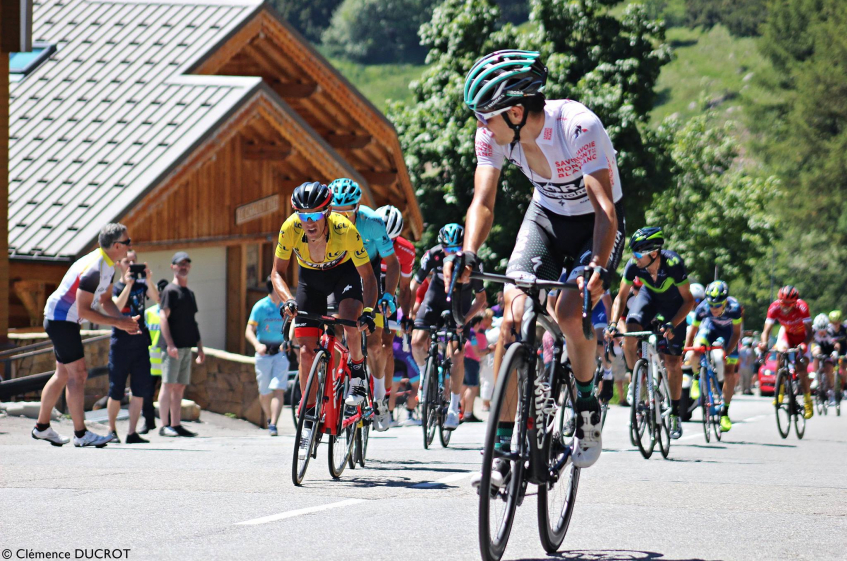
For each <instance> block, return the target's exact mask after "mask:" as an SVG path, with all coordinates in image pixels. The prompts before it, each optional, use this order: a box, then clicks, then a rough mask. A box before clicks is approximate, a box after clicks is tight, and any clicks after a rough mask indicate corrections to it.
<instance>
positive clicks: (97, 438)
mask: <svg viewBox="0 0 847 561" xmlns="http://www.w3.org/2000/svg"><path fill="white" fill-rule="evenodd" d="M97 241H98V243H99V244H100V247H99V248H97V249H95V250H94V251H92V252H91V253H89V254H88V255H86V256H85V257H83V258H81V259H79V260H78V261H76V262H75V263H74V264H73V265H71V268H70V269H68V272H67V273H65V276H64V277H62V282H61V283H60V284H59V287H58V288H57V289H56V291H55V292H54V293H53V294H51V295H50V297H49V298H48V299H47V304H46V305H45V307H44V330H45V331H46V332H47V335H48V336H49V337H50V341H51V342H52V343H53V353H54V354H55V355H56V372H54V373H53V376H51V377H50V380H48V381H47V384H45V386H44V389H43V390H42V391H41V407H40V409H39V411H38V420H37V422H36V424H35V428H33V429H32V437H33V438H35V439H36V440H46V441H48V442H49V443H50V444H52V445H53V446H63V445H65V444H67V443H68V442H69V441H70V440H69V439H68V438H67V437H64V436H61V435H59V434H58V433H57V432H56V431H55V430H53V428H52V427H51V426H50V414H51V413H52V412H53V407H54V406H55V405H56V401H58V400H59V396H61V395H62V390H64V389H65V386H67V394H66V395H67V402H68V410H69V411H70V413H71V419H73V424H74V446H95V447H97V448H102V447H103V446H105V445H106V444H108V442H109V440H110V437H108V436H101V435H99V434H95V433H93V432H91V431H89V430H87V429H86V428H85V380H86V379H87V378H88V370H87V368H86V367H85V350H84V349H83V346H82V336H81V335H80V328H79V325H80V323H82V322H83V321H89V322H91V323H96V324H99V325H109V326H112V327H117V328H118V329H123V330H124V331H126V332H127V333H130V334H133V333H138V330H139V327H138V320H139V319H141V318H139V317H137V316H136V317H126V316H124V315H123V314H122V313H121V311H120V310H119V309H118V308H117V306H115V303H114V302H112V299H111V298H110V297H109V296H110V295H111V293H112V290H111V289H112V277H113V276H114V275H115V261H119V260H121V259H123V258H124V257H126V254H127V251H128V250H129V247H130V246H131V245H132V240H130V238H129V235H128V234H127V230H126V226H124V225H123V224H106V225H105V226H103V228H102V229H101V230H100V234H99V235H98V236H97ZM95 302H97V303H99V305H100V309H101V310H103V312H102V313H101V312H99V311H97V310H95V309H94V304H95Z"/></svg>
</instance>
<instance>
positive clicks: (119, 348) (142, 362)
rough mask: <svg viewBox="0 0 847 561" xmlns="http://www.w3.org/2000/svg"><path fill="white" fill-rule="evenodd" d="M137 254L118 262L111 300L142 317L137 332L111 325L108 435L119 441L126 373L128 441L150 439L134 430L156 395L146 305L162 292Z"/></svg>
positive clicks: (129, 313)
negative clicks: (152, 282) (151, 369)
mask: <svg viewBox="0 0 847 561" xmlns="http://www.w3.org/2000/svg"><path fill="white" fill-rule="evenodd" d="M137 261H138V256H137V255H136V253H135V251H133V250H129V251H127V254H126V257H124V258H123V259H121V260H120V261H117V262H115V269H116V270H117V272H118V275H119V277H120V280H119V281H118V282H116V283H115V284H114V285H113V286H112V300H113V301H114V302H115V305H116V306H117V307H118V309H119V310H120V311H121V313H123V315H125V316H127V317H138V318H140V320H139V322H138V325H139V327H140V330H139V331H138V332H137V333H133V334H130V333H127V332H126V331H124V330H122V329H118V328H116V327H115V328H112V338H111V340H110V345H109V400H108V405H107V410H108V416H109V431H110V432H109V436H111V437H112V442H118V443H120V441H121V440H120V438H119V437H118V433H117V429H116V427H115V422H116V421H117V419H118V413H119V412H120V410H121V400H122V399H123V397H124V391H125V390H126V380H127V376H129V379H130V389H131V390H132V400H131V401H130V403H129V429H128V430H127V435H126V443H127V444H145V443H147V442H148V441H147V440H145V439H143V438H141V437H140V436H139V435H138V433H137V432H135V429H136V426H137V424H138V417H139V416H140V415H141V408H142V406H143V404H144V402H145V401H147V402H150V401H152V399H153V380H152V378H151V377H150V354H149V350H148V347H149V345H150V333H149V331H148V328H147V323H146V321H145V320H146V314H145V309H146V307H147V299H148V298H149V299H150V300H152V301H153V302H158V301H159V293H158V292H157V291H156V288H155V287H154V286H152V284H149V285H148V283H147V279H149V278H151V272H150V268H149V267H148V266H147V263H144V265H139V266H135V265H136V262H137Z"/></svg>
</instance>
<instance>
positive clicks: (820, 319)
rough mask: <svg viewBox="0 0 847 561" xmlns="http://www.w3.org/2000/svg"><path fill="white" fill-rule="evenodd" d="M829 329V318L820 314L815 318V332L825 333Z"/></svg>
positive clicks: (813, 325)
mask: <svg viewBox="0 0 847 561" xmlns="http://www.w3.org/2000/svg"><path fill="white" fill-rule="evenodd" d="M827 327H829V316H827V315H826V314H818V315H817V316H815V321H814V323H812V329H814V330H815V331H825V330H826V328H827Z"/></svg>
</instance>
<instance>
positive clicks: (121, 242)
mask: <svg viewBox="0 0 847 561" xmlns="http://www.w3.org/2000/svg"><path fill="white" fill-rule="evenodd" d="M115 243H120V244H124V245H125V246H127V247H129V246H131V245H132V240H131V239H130V238H127V239H126V240H115Z"/></svg>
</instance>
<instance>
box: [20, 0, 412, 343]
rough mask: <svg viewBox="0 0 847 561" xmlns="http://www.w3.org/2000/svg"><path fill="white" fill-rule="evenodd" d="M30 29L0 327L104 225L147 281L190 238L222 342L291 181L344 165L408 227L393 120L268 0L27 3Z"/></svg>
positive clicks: (252, 287) (261, 270)
mask: <svg viewBox="0 0 847 561" xmlns="http://www.w3.org/2000/svg"><path fill="white" fill-rule="evenodd" d="M33 39H34V41H35V43H34V45H35V47H36V50H37V49H38V48H41V49H42V51H41V52H42V53H46V54H44V55H43V61H41V62H39V64H38V65H36V66H35V67H34V68H30V69H28V71H27V72H26V73H24V72H23V71H22V72H21V73H20V74H19V75H17V76H14V75H13V82H12V86H11V132H10V141H11V148H10V158H11V161H10V174H9V180H10V192H9V212H10V220H9V256H10V284H11V295H10V299H9V301H10V308H9V309H10V322H11V325H12V326H17V327H22V326H28V325H40V322H41V315H40V314H41V311H42V309H43V305H44V299H45V297H46V296H47V295H49V293H50V291H51V290H52V289H53V287H55V285H56V284H57V283H58V281H59V280H60V279H61V276H62V275H63V274H64V272H65V270H66V269H67V266H68V264H69V263H70V262H71V261H72V260H73V259H75V258H77V257H78V256H79V255H81V254H84V253H85V252H86V251H88V250H90V248H91V247H93V246H94V245H95V244H96V237H97V232H98V231H99V229H100V227H101V226H102V225H103V224H104V223H107V222H112V221H119V222H123V223H124V224H126V225H127V226H128V227H129V230H130V236H131V237H132V239H133V245H134V247H135V249H136V250H137V251H138V252H139V256H140V258H141V260H142V261H146V262H148V263H149V264H150V265H151V268H152V269H153V272H154V276H155V279H154V280H156V279H159V278H170V277H171V271H170V268H169V264H170V257H171V255H172V254H173V252H174V251H177V250H185V251H188V252H189V254H190V255H191V258H192V261H193V268H192V273H191V276H190V277H189V286H191V287H192V288H193V289H194V290H195V292H196V293H197V297H198V306H199V308H200V314H199V320H200V323H201V332H202V334H203V339H204V343H205V344H206V345H207V346H210V347H217V348H226V349H227V350H230V351H235V352H239V351H240V352H243V350H244V347H245V341H244V337H243V332H244V326H245V324H246V320H247V314H248V313H249V307H250V306H252V304H253V302H255V301H256V300H257V299H258V298H259V297H261V296H262V295H263V293H264V290H263V288H262V287H263V282H262V281H263V279H264V277H265V276H266V275H267V274H268V273H269V271H270V267H271V261H272V255H273V249H274V247H275V240H276V235H277V232H278V230H279V226H280V224H281V223H282V222H283V220H284V219H285V218H286V217H287V216H288V215H289V214H290V213H291V209H290V203H289V199H290V194H291V190H292V189H293V188H294V187H295V186H296V185H299V184H300V183H302V182H303V181H307V180H319V181H324V182H328V181H331V180H332V179H334V178H337V177H350V178H352V179H354V180H356V181H358V182H359V184H360V185H361V186H362V188H363V190H364V192H365V202H366V203H367V204H369V205H371V206H380V205H383V204H389V203H390V204H394V205H396V206H397V207H399V208H400V209H401V210H403V211H404V214H405V216H406V220H407V225H408V228H409V230H410V232H409V234H410V236H412V237H414V238H416V237H418V236H419V235H420V232H421V228H422V220H421V214H420V210H419V208H418V206H417V202H416V200H415V195H414V191H413V190H412V187H411V184H410V181H409V177H408V173H407V171H406V168H405V165H404V163H403V157H402V153H401V150H400V145H399V142H398V140H397V135H396V132H395V131H394V128H393V127H392V125H391V124H390V123H389V122H388V121H387V120H386V119H385V117H384V116H383V115H382V114H381V113H380V112H379V111H378V110H377V109H376V108H374V107H373V105H371V104H370V103H369V102H368V101H367V100H366V99H365V98H364V97H363V96H362V95H361V94H360V93H359V92H358V91H357V90H356V89H355V88H354V87H353V86H352V85H351V84H350V83H349V82H347V81H346V80H345V79H344V78H343V77H342V76H341V75H340V74H339V73H338V72H337V71H336V70H335V69H333V67H332V66H331V65H330V64H329V63H328V62H327V61H326V60H325V59H324V58H323V57H322V56H321V55H320V54H318V53H317V52H316V51H315V50H314V49H313V48H312V47H311V46H310V45H309V44H308V42H306V41H305V40H304V39H303V38H302V37H301V36H300V35H298V33H297V32H296V31H295V30H294V29H293V28H291V27H290V26H289V25H288V24H287V23H285V22H284V21H282V20H281V19H280V17H279V16H278V15H277V14H276V13H275V12H274V11H273V10H272V8H270V7H269V6H268V5H267V4H264V3H259V2H255V1H250V0H225V1H224V0H200V1H199V2H197V1H191V2H188V1H186V0H167V1H165V2H154V1H151V2H149V3H148V2H145V1H144V0H141V1H139V0H126V1H125V2H122V1H120V0H117V1H110V2H107V3H102V2H93V1H90V0H37V1H36V2H35V11H34V24H33ZM12 71H13V72H14V71H15V68H13V69H12Z"/></svg>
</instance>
